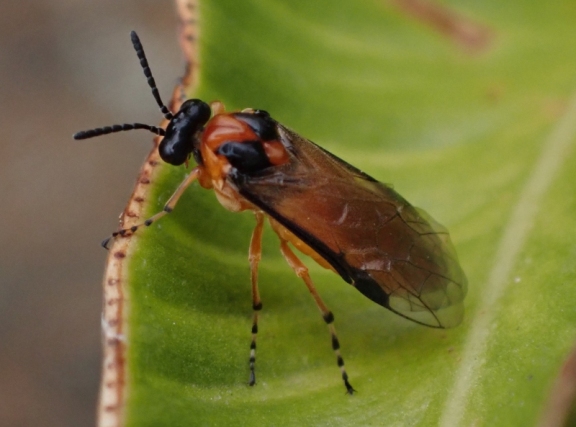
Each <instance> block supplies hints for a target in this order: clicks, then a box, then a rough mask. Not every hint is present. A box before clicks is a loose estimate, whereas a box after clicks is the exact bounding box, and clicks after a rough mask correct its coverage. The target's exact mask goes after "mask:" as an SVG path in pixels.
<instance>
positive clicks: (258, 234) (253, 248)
mask: <svg viewBox="0 0 576 427" xmlns="http://www.w3.org/2000/svg"><path fill="white" fill-rule="evenodd" d="M254 214H255V215H256V227H254V231H253V232H252V239H251V240H250V252H249V257H248V259H249V260H250V280H251V282H252V310H253V313H252V342H251V343H250V359H249V363H250V380H249V382H248V384H250V385H251V386H253V385H254V384H256V374H255V373H254V368H255V365H256V336H257V335H258V312H259V311H260V310H262V301H261V300H260V292H259V291H258V264H259V263H260V258H261V257H262V227H263V225H264V215H263V214H262V212H254Z"/></svg>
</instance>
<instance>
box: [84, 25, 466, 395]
mask: <svg viewBox="0 0 576 427" xmlns="http://www.w3.org/2000/svg"><path fill="white" fill-rule="evenodd" d="M131 38H132V44H133V46H134V49H135V50H136V53H137V55H138V58H139V59H140V63H141V65H142V68H143V71H144V74H145V76H146V77H147V79H148V84H149V86H150V88H151V89H152V94H153V96H154V99H155V100H156V102H157V104H158V106H159V107H160V110H161V111H162V113H163V114H164V116H165V117H166V119H167V120H169V124H168V125H167V127H166V129H163V128H160V127H156V126H151V125H146V124H142V123H132V124H123V125H113V126H107V127H104V128H97V129H92V130H87V131H82V132H78V133H76V134H75V135H74V139H86V138H92V137H95V136H100V135H105V134H109V133H114V132H120V131H127V130H132V129H146V130H149V131H151V132H153V133H155V134H157V135H160V136H162V137H163V139H162V141H161V142H160V144H159V145H158V152H159V155H160V157H161V158H162V159H163V160H164V161H165V162H167V163H169V164H171V165H174V166H180V165H186V166H187V165H188V162H189V160H190V159H191V158H193V159H194V161H195V162H196V167H194V168H193V169H192V171H191V172H190V174H189V175H188V176H187V177H186V178H185V179H184V180H183V182H182V183H181V184H180V186H179V187H178V189H177V190H176V191H175V192H174V194H173V195H172V197H171V198H170V199H169V200H168V202H167V203H166V205H165V206H164V209H163V210H162V211H161V212H158V213H157V214H155V215H153V216H152V217H151V218H149V219H147V220H146V221H144V222H143V223H142V224H140V225H135V226H133V227H131V228H128V229H122V230H119V231H116V232H114V233H113V234H112V236H111V237H110V238H108V239H106V240H105V241H104V242H103V245H104V246H105V247H107V246H108V244H109V242H110V240H111V239H113V238H116V237H122V236H129V235H132V234H133V233H135V232H136V231H137V230H138V229H139V228H140V227H141V226H149V225H150V224H152V223H154V222H155V221H157V220H158V219H160V218H161V217H162V216H164V215H166V214H168V213H170V212H172V210H173V209H174V207H175V205H176V203H177V202H178V199H179V198H180V197H181V196H182V194H183V193H184V191H185V190H186V188H187V187H188V186H190V184H192V183H193V182H194V181H198V182H199V184H200V185H201V186H202V187H204V188H206V189H211V190H213V191H214V192H215V194H216V197H217V199H218V201H219V202H220V203H221V204H222V206H224V208H226V209H228V210H230V211H232V212H240V211H244V210H250V211H252V212H254V215H255V218H256V226H255V228H254V231H253V233H252V239H251V241H250V248H249V261H250V270H251V284H252V307H253V320H252V340H251V344H250V358H249V368H250V375H249V384H250V385H254V384H255V383H256V375H255V362H256V337H257V333H258V313H259V311H260V310H261V309H262V302H261V300H260V294H259V291H258V263H259V261H260V258H261V239H262V228H263V225H264V222H265V221H266V220H267V221H268V222H269V223H270V225H271V227H272V230H274V232H275V233H276V234H277V235H278V238H279V239H280V251H281V253H282V255H283V256H284V258H285V259H286V261H287V262H288V264H289V266H290V267H291V268H292V269H293V270H294V272H295V273H296V275H297V276H298V277H299V278H301V279H302V280H303V282H304V283H305V284H306V287H307V288H308V290H309V291H310V293H311V295H312V297H313V298H314V301H315V302H316V305H317V306H318V308H319V309H320V312H321V314H322V318H323V319H324V321H325V322H326V324H327V325H328V328H329V332H330V338H331V342H332V348H333V349H334V352H335V354H336V360H337V364H338V366H339V368H340V371H341V375H342V379H343V381H344V385H345V387H346V391H347V392H348V393H350V394H352V393H353V392H354V388H353V387H352V385H351V384H350V382H349V380H348V374H347V373H346V369H345V367H344V360H343V358H342V355H341V353H340V343H339V341H338V337H337V335H336V330H335V328H334V315H333V314H332V312H331V311H330V310H329V309H328V307H327V306H326V304H325V303H324V302H323V301H322V299H321V297H320V295H319V294H318V292H317V291H316V288H315V287H314V284H313V282H312V279H311V278H310V275H309V274H308V269H307V267H306V266H305V265H304V264H303V263H302V262H301V261H300V259H299V258H298V256H297V255H296V253H295V252H294V251H293V249H292V247H293V248H295V249H297V250H298V251H299V252H301V253H303V254H306V255H309V256H310V257H311V258H312V259H313V260H314V261H316V262H317V263H318V264H320V265H321V266H322V267H325V268H327V269H330V270H332V271H334V272H335V273H337V274H338V275H339V276H340V277H341V278H342V279H343V280H344V281H345V282H346V283H348V284H350V285H351V286H353V287H354V288H356V289H357V290H358V291H360V292H361V293H362V294H363V295H364V296H366V297H367V298H369V299H370V300H372V301H374V302H375V303H377V304H379V305H381V306H383V307H385V308H387V309H388V310H391V311H392V312H394V313H396V314H398V315H399V316H402V317H404V318H406V319H409V320H412V321H414V322H416V323H419V324H421V325H425V326H430V327H433V328H449V327H453V326H456V325H458V324H459V323H460V322H461V320H462V316H463V300H464V297H465V295H466V287H467V280H466V276H465V274H464V272H463V270H462V268H461V267H460V264H459V262H458V258H457V256H456V253H455V251H454V248H453V246H452V243H451V241H450V237H449V235H448V232H447V231H446V229H445V228H444V227H442V226H441V225H440V224H438V223H437V222H436V221H434V220H433V219H432V218H431V217H430V216H429V215H428V214H426V213H425V212H424V211H422V210H421V209H418V208H415V207H414V206H412V205H411V204H410V203H408V202H407V201H406V200H405V199H404V198H403V197H402V196H400V195H399V194H398V193H397V192H396V191H394V190H393V189H392V188H391V187H389V186H387V185H384V184H382V183H380V182H378V181H377V180H375V179H374V178H372V177H371V176H369V175H367V174H365V173H364V172H362V171H361V170H359V169H357V168H356V167H354V166H352V165H350V164H348V163H346V162H345V161H344V160H342V159H340V158H338V157H337V156H335V155H333V154H331V153H330V152H328V151H327V150H325V149H323V148H322V147H320V146H319V145H317V144H315V143H313V142H312V141H310V140H308V139H306V138H304V137H302V136H300V135H299V134H297V133H296V132H294V131H292V130H290V129H288V128H286V127H285V126H283V125H282V124H281V123H279V122H278V121H276V120H274V118H273V117H272V116H271V115H270V114H269V113H268V112H266V111H264V110H257V109H251V108H247V109H244V110H242V111H235V112H227V111H225V108H224V106H223V104H222V103H220V102H212V103H211V104H208V103H206V102H204V101H201V100H199V99H188V100H186V101H185V102H183V103H182V105H181V107H180V109H179V110H178V111H177V112H176V113H172V112H171V111H170V110H169V109H168V108H167V107H166V106H165V105H164V103H163V102H162V100H161V98H160V95H159V92H158V89H157V88H156V83H155V82H154V78H153V77H152V73H151V71H150V67H149V66H148V62H147V59H146V56H145V54H144V50H143V47H142V44H141V43H140V40H139V38H138V36H137V35H136V33H135V32H132V33H131ZM291 246H292V247H291Z"/></svg>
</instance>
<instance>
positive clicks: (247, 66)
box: [125, 0, 576, 427]
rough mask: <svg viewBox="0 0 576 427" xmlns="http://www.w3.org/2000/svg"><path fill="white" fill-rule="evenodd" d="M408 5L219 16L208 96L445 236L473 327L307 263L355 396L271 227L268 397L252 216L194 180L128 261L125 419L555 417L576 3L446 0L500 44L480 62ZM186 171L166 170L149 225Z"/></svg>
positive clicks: (380, 421)
mask: <svg viewBox="0 0 576 427" xmlns="http://www.w3.org/2000/svg"><path fill="white" fill-rule="evenodd" d="M403 3H405V4H408V2H400V1H399V2H396V3H385V2H380V1H374V0H361V1H359V0H356V1H352V0H350V1H341V2H333V1H326V0H322V1H314V2H305V1H291V2H288V1H283V2H282V1H278V0H277V1H253V0H252V1H242V2H239V1H233V0H228V1H208V0H205V1H202V3H201V5H200V11H199V12H200V25H201V26H200V38H199V43H200V44H199V47H200V64H201V76H200V85H199V87H198V89H197V91H196V92H195V93H194V94H193V96H194V97H198V98H201V99H204V100H206V101H210V100H213V99H219V100H221V101H223V102H224V103H225V104H226V106H227V107H228V108H229V109H241V108H246V107H254V108H261V109H265V110H267V111H269V112H270V113H271V114H272V116H273V117H274V118H275V119H277V120H279V121H280V122H281V123H283V124H285V125H287V126H288V127H290V128H292V129H294V130H296V131H297V132H298V133H299V134H301V135H303V136H305V137H307V138H309V139H311V140H313V141H315V142H316V143H318V144H320V145H322V146H323V147H325V148H326V149H328V150H330V151H331V152H333V153H334V154H336V155H338V156H339V157H341V158H344V159H346V160H347V161H349V162H350V163H352V164H354V165H355V166H357V167H359V168H361V169H362V170H364V171H365V172H367V173H368V174H370V175H372V176H374V177H375V178H377V179H379V180H381V181H382V182H386V183H393V184H394V187H395V189H396V190H397V191H398V192H399V193H400V194H402V195H403V196H404V197H405V198H407V199H408V200H409V201H410V202H411V203H412V204H414V205H415V206H419V207H422V208H424V209H425V210H426V211H427V212H429V213H430V214H431V215H432V216H433V217H434V218H435V219H436V220H438V221H439V222H440V223H442V224H444V225H445V226H447V227H448V229H449V230H450V233H451V236H452V240H453V242H454V243H455V246H456V249H457V251H458V254H459V257H460V260H461V263H462V265H463V267H464V269H465V271H466V272H467V275H468V278H469V294H468V297H467V299H466V304H465V305H466V310H467V312H466V317H465V320H464V323H463V324H462V325H461V326H459V327H458V328H456V329H453V330H440V331H438V330H432V329H429V328H425V327H422V326H419V325H416V324H414V323H411V322H409V321H407V320H405V319H402V318H400V317H398V316H395V315H394V314H393V313H390V312H388V311H387V310H385V309H383V308H382V307H380V306H377V305H375V304H373V303H371V302H370V301H369V300H367V299H366V298H365V297H363V296H362V295H361V294H360V293H359V292H357V291H356V290H355V289H353V288H352V287H350V286H349V285H347V284H346V283H345V282H344V281H343V280H341V279H340V278H339V277H338V276H337V275H335V274H334V273H331V272H329V271H327V270H324V269H322V268H321V267H319V266H316V265H315V264H314V263H313V262H311V260H309V259H305V262H306V263H307V265H308V266H309V267H310V271H311V276H312V278H313V280H314V281H315V283H316V285H317V288H318V290H319V292H320V294H321V295H322V297H323V298H324V300H325V302H326V303H327V305H328V306H329V307H330V308H331V310H332V311H333V312H334V314H335V316H336V323H335V325H336V328H337V330H338V333H339V337H340V341H341V346H342V353H343V356H344V359H345V360H346V364H347V365H346V366H347V369H348V373H349V375H350V381H351V383H352V384H353V386H354V387H355V388H356V389H357V390H358V393H357V394H356V395H354V396H348V395H345V394H344V391H345V390H344V387H343V385H342V381H341V379H340V376H339V371H338V368H337V367H336V363H335V360H334V355H333V352H332V349H331V348H330V344H329V342H330V341H329V335H328V333H327V330H326V326H325V325H324V323H323V322H322V319H321V317H320V316H319V313H318V310H317V308H316V307H315V305H314V302H313V301H312V299H311V298H310V296H309V295H308V292H307V290H306V288H305V286H304V285H303V283H301V281H300V280H299V279H298V278H297V277H296V276H295V275H294V274H293V272H292V271H291V269H290V268H289V267H288V266H287V265H286V263H285V261H284V260H283V258H282V257H281V255H280V253H279V251H278V239H277V238H276V236H275V235H274V234H273V232H272V231H271V230H270V229H269V227H268V228H266V229H265V237H264V249H263V260H262V263H261V268H260V290H261V296H262V300H263V304H264V309H263V311H262V312H261V313H262V314H261V318H260V331H259V334H258V353H257V362H256V364H257V368H256V369H257V381H258V384H257V385H256V386H255V387H248V385H247V381H248V356H249V344H250V328H251V315H252V311H251V298H250V281H249V268H248V262H247V253H248V243H249V239H250V235H251V230H252V229H253V226H254V219H253V216H252V215H251V214H250V213H249V212H245V213H242V214H233V213H230V212H227V211H226V210H224V209H223V208H222V207H221V206H220V205H219V204H218V202H217V201H216V199H215V197H214V194H213V193H211V192H209V191H205V190H203V189H202V188H200V187H199V186H198V185H196V184H194V185H193V186H192V187H191V188H190V189H189V190H188V191H187V192H186V194H185V195H184V196H183V197H182V199H181V201H180V202H179V204H178V206H177V208H176V209H175V211H174V212H173V214H171V215H170V216H169V217H167V218H164V219H163V220H162V221H160V222H159V223H157V224H156V225H153V226H152V227H150V228H148V229H146V230H142V231H141V232H140V231H139V232H138V233H140V234H139V236H138V237H137V238H134V239H133V244H134V245H135V247H134V248H133V249H132V253H131V255H130V257H129V259H127V262H128V264H127V269H128V270H127V271H128V279H129V282H128V284H127V286H128V295H127V301H128V310H126V311H125V313H127V316H128V317H127V318H126V319H125V321H126V322H127V324H128V336H127V348H128V353H127V360H126V367H127V379H128V380H127V381H128V382H127V388H126V396H127V397H126V405H127V406H126V420H127V425H129V426H164V425H165V426H172V427H174V426H191V425H210V426H213V425H221V426H228V425H234V426H242V425H247V426H256V425H261V426H267V425H275V426H280V425H282V426H284V425H294V426H296V425H298V426H302V425H330V426H336V425H343V426H349V425H374V426H380V425H397V426H404V425H438V424H439V423H440V424H442V425H447V426H450V425H453V426H456V425H477V426H481V425H487V426H488V425H489V426H493V425H503V426H504V425H505V426H509V425H518V426H519V425H522V426H525V425H534V424H535V423H536V421H537V420H538V417H539V415H540V412H541V410H542V405H543V404H544V402H545V400H546V396H547V393H548V390H549V388H550V386H551V384H552V382H553V378H554V376H555V375H556V373H557V371H558V369H559V367H560V366H561V362H562V360H563V359H564V357H565V355H566V354H567V353H568V351H569V349H570V347H571V346H572V341H573V339H574V336H575V335H576V326H575V325H576V308H575V307H576V306H575V304H574V301H576V286H575V285H574V284H575V283H576V262H575V259H576V243H574V242H576V215H574V212H576V197H575V182H576V180H575V176H576V172H575V171H576V155H575V151H574V149H573V145H574V141H575V135H576V127H575V126H576V107H575V105H576V104H575V101H574V100H575V99H576V98H575V94H576V37H574V22H575V20H576V7H575V6H574V3H573V2H572V1H569V0H564V1H558V2H535V1H533V2H525V1H524V2H522V1H519V0H514V1H508V2H505V3H502V2H498V1H484V2H455V1H450V2H446V3H444V4H445V6H446V7H451V6H454V7H457V8H458V12H455V14H454V15H450V16H452V18H453V19H455V20H456V21H458V20H459V19H462V21H463V22H467V23H468V24H470V25H478V27H480V28H488V29H489V30H488V31H489V34H490V37H488V39H487V42H486V45H484V46H483V47H482V48H481V49H479V50H478V51H474V50H473V49H466V48H463V47H462V45H460V44H458V43H457V36H454V34H452V35H450V34H448V35H446V34H442V33H441V32H439V31H438V28H437V27H435V26H434V25H429V24H427V23H425V22H424V21H422V20H421V19H417V18H415V16H416V15H414V14H410V13H408V12H407V11H406V10H407V9H403V8H402V7H397V6H394V5H398V4H400V5H402V4H403ZM412 3H414V2H412ZM462 16H467V17H468V18H467V19H464V18H462ZM474 23H476V24H474ZM479 23H481V24H479ZM143 38H144V37H143ZM144 40H145V38H144ZM148 59H149V61H150V63H151V65H152V68H154V58H148ZM175 74H176V73H175ZM190 95H192V94H190ZM151 103H152V101H151ZM185 173H186V171H185V170H183V168H174V167H171V166H166V165H164V166H162V167H161V172H160V174H159V175H158V178H157V179H155V180H153V182H152V186H151V187H150V193H149V197H148V199H147V200H148V205H147V206H146V210H147V214H148V215H151V214H153V213H154V212H157V211H159V210H161V208H162V205H163V203H164V202H165V201H166V200H167V199H168V198H169V196H170V195H171V193H172V192H173V191H174V189H175V188H176V186H177V185H178V183H179V182H180V181H181V180H182V178H183V176H184V174H185Z"/></svg>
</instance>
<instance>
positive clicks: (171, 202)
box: [102, 168, 200, 249]
mask: <svg viewBox="0 0 576 427" xmlns="http://www.w3.org/2000/svg"><path fill="white" fill-rule="evenodd" d="M198 175H200V170H199V169H198V168H194V169H193V170H192V171H191V172H190V174H189V175H188V176H187V177H186V178H185V179H184V181H182V182H181V183H180V185H179V186H178V188H177V189H176V191H175V192H174V194H172V196H171V197H170V198H169V199H168V201H167V202H166V204H165V205H164V209H162V210H161V211H160V212H158V213H156V214H154V215H152V216H151V217H150V218H148V219H147V220H146V221H144V222H143V223H140V224H137V225H133V226H132V227H130V228H123V229H122V230H118V231H115V232H114V233H112V235H111V236H110V237H108V238H107V239H106V240H104V241H103V242H102V246H103V247H104V248H105V249H108V244H109V243H110V240H112V239H114V238H115V237H116V236H122V237H124V236H130V235H132V234H134V233H135V232H136V230H138V229H139V228H140V227H142V226H146V227H148V226H150V224H152V223H153V222H156V221H158V220H159V219H160V218H162V217H163V216H164V215H166V214H169V213H170V212H172V210H174V206H176V203H178V200H179V199H180V196H182V194H183V193H184V191H185V190H186V189H187V188H188V186H189V185H190V184H192V183H193V182H194V181H196V179H197V178H198Z"/></svg>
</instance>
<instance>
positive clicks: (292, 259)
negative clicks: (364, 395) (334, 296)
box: [280, 239, 356, 394]
mask: <svg viewBox="0 0 576 427" xmlns="http://www.w3.org/2000/svg"><path fill="white" fill-rule="evenodd" d="M280 251H281V252H282V255H283V256H284V258H285V259H286V261H287V262H288V264H289V265H290V267H292V269H293V270H294V272H295V273H296V275H297V276H298V277H300V278H301V279H302V280H303V281H304V283H305V284H306V287H307V288H308V290H309V291H310V294H312V298H314V302H316V305H317V306H318V308H319V309H320V313H322V318H323V319H324V321H325V322H326V324H327V325H328V329H329V331H330V337H331V338H332V349H334V353H335V354H336V362H337V363H338V366H339V367H340V371H341V372H342V380H344V385H345V386H346V392H347V393H348V394H353V393H354V392H355V391H356V390H354V388H353V387H352V386H351V385H350V383H349V382H348V374H347V373H346V368H345V367H344V359H343V358H342V355H341V354H340V342H339V341H338V336H337V335H336V328H335V327H334V315H333V314H332V312H331V311H330V310H329V309H328V307H326V304H324V301H322V298H321V297H320V295H319V294H318V291H317V290H316V287H315V286H314V283H313V282H312V279H311V278H310V275H309V274H308V268H307V267H306V266H305V265H304V264H303V263H302V261H300V259H299V258H298V257H297V256H296V254H295V253H294V252H293V251H292V249H290V247H289V246H288V242H287V241H286V240H283V239H281V240H280Z"/></svg>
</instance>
